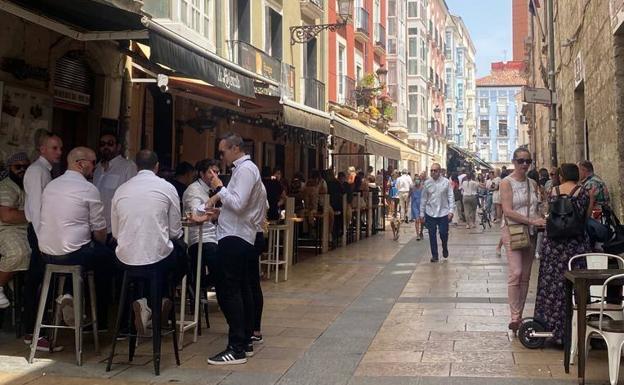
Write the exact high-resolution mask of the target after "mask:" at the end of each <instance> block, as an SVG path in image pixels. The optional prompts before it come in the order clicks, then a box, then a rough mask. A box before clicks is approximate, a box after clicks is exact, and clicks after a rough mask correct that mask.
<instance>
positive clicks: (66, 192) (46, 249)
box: [38, 147, 114, 329]
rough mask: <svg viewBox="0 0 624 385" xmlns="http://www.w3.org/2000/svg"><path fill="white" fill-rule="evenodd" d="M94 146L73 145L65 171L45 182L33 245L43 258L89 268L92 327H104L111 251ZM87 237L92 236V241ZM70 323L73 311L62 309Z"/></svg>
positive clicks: (53, 262)
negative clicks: (36, 240) (95, 311)
mask: <svg viewBox="0 0 624 385" xmlns="http://www.w3.org/2000/svg"><path fill="white" fill-rule="evenodd" d="M94 168H95V152H94V151H93V150H91V149H89V148H86V147H76V148H74V149H73V150H71V151H70V152H69V154H68V155H67V171H65V173H64V174H63V175H61V176H60V177H58V178H56V179H54V180H53V181H51V182H50V183H48V185H47V186H46V188H45V190H44V191H43V195H42V197H41V222H40V225H39V232H38V237H39V249H40V250H41V257H42V259H43V261H44V262H45V263H52V264H58V265H82V266H84V267H85V269H87V270H93V271H94V272H95V279H96V281H95V282H96V285H95V287H96V293H97V294H96V295H97V305H98V327H99V328H100V329H106V328H107V318H108V312H107V308H108V304H109V303H110V301H109V299H110V272H111V270H112V268H111V266H112V264H113V261H114V259H113V252H112V251H111V250H110V249H108V248H107V247H106V246H105V245H104V242H105V241H106V221H105V220H104V214H103V210H104V207H103V205H102V201H101V200H100V193H99V191H98V190H97V188H96V187H95V186H94V185H93V184H92V183H90V182H89V181H88V180H87V179H90V178H91V177H92V176H93V169H94ZM92 241H93V242H92ZM63 319H64V320H65V322H66V323H68V324H72V323H73V320H74V317H72V314H71V313H70V312H66V313H65V312H64V314H63Z"/></svg>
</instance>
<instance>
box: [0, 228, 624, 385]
mask: <svg viewBox="0 0 624 385" xmlns="http://www.w3.org/2000/svg"><path fill="white" fill-rule="evenodd" d="M401 231H402V235H401V238H400V239H399V241H398V242H395V241H392V240H391V239H390V238H391V234H390V232H389V231H388V232H387V233H385V234H384V233H382V234H379V235H377V236H374V237H372V238H370V239H367V240H364V241H361V242H359V243H358V244H355V245H351V246H349V247H347V248H341V249H338V250H335V251H332V252H330V253H327V254H325V255H322V256H311V257H308V258H306V259H304V260H303V261H302V262H300V263H299V264H297V265H295V266H294V267H293V268H292V269H291V270H290V271H289V280H288V281H286V282H280V283H278V284H275V283H274V282H273V281H264V282H263V288H264V292H265V309H264V319H263V333H264V336H265V343H264V344H262V345H259V346H257V348H256V355H255V356H254V357H253V358H251V359H250V360H249V362H248V363H247V364H245V365H238V366H227V367H213V366H209V365H208V364H207V363H206V357H207V356H209V355H212V354H214V353H216V352H218V351H220V350H221V349H222V348H223V347H224V346H225V341H226V330H227V327H226V324H225V321H224V319H223V317H222V316H221V314H220V312H219V310H218V308H217V306H216V304H212V305H211V313H210V316H211V319H210V322H211V326H212V327H211V328H210V329H209V330H206V329H204V333H203V335H202V336H201V337H200V339H199V341H198V342H197V343H191V342H190V341H191V338H188V337H187V338H186V339H185V346H184V350H183V351H182V352H181V360H182V364H181V366H180V367H176V366H175V364H174V358H173V353H172V349H171V343H170V342H171V341H170V339H169V338H166V339H165V340H164V341H163V353H164V355H163V358H162V373H161V375H160V376H159V377H155V376H154V375H153V374H152V362H151V349H150V347H151V344H149V343H148V341H146V342H143V343H142V344H141V345H140V346H139V347H138V349H137V356H136V357H135V360H134V361H133V362H132V363H128V362H127V355H126V354H125V353H126V352H127V344H122V345H121V346H120V348H119V355H117V356H116V357H115V362H116V364H115V365H114V366H113V370H112V371H111V372H109V373H107V372H105V364H104V363H103V361H104V360H105V357H106V352H107V351H108V345H105V346H104V347H103V348H102V354H101V355H96V354H94V353H93V345H92V342H91V339H90V338H89V337H88V336H87V337H86V338H85V347H84V358H85V360H84V361H85V363H84V364H83V366H82V367H77V366H76V365H75V364H74V352H73V349H71V348H68V349H66V350H65V351H64V352H61V353H55V354H46V353H38V354H37V357H38V358H37V359H36V362H35V364H33V365H28V364H27V363H26V360H25V356H26V354H27V349H26V347H25V345H24V344H23V343H22V341H21V340H16V339H15V338H14V334H12V333H7V332H0V384H25V383H28V384H102V385H121V384H147V383H179V384H222V385H225V384H245V385H256V384H258V385H263V384H271V385H272V384H280V385H286V384H287V385H291V384H293V385H294V384H297V385H299V384H302V385H303V384H349V385H359V384H389V385H390V384H401V385H402V384H443V385H447V384H448V385H450V384H462V385H470V384H479V385H485V384H545V385H551V384H574V383H576V375H575V370H576V367H572V368H571V372H572V373H571V374H569V375H567V374H565V373H564V370H563V352H562V351H559V350H554V349H544V350H527V349H524V348H523V347H522V346H521V345H520V344H519V343H518V342H517V341H516V340H515V339H514V338H513V337H512V336H511V335H510V334H508V333H507V322H508V318H507V317H508V307H507V305H506V264H505V259H504V257H503V259H501V258H498V257H496V255H495V252H494V250H495V245H496V243H497V241H498V231H497V230H496V229H491V230H488V231H486V232H485V233H481V232H479V231H474V230H470V231H469V230H466V229H463V228H452V230H451V232H452V233H451V242H450V251H451V255H450V258H449V259H448V261H443V262H441V263H438V264H432V263H430V262H429V246H428V242H427V241H420V242H418V241H416V239H415V238H414V237H413V230H412V228H411V226H407V225H403V227H402V228H401ZM535 267H537V264H536V265H535ZM535 273H537V268H534V274H533V279H532V286H531V290H530V294H529V304H528V308H527V310H526V312H525V315H531V314H532V305H533V301H534V298H535V277H536V274H535ZM189 336H190V335H189ZM63 339H64V341H65V344H66V346H72V345H71V344H72V339H71V336H70V335H64V336H63ZM102 340H104V341H106V340H107V336H104V337H103V338H102ZM587 377H588V379H589V381H588V383H592V384H593V383H596V384H603V383H608V381H607V379H608V371H607V358H606V354H605V352H604V351H591V352H590V359H589V363H588V368H587ZM620 383H624V381H621V382H620Z"/></svg>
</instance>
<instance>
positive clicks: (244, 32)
mask: <svg viewBox="0 0 624 385" xmlns="http://www.w3.org/2000/svg"><path fill="white" fill-rule="evenodd" d="M250 8H251V7H250V5H249V0H232V16H231V20H233V22H232V23H231V24H230V26H231V31H230V36H232V40H240V41H244V42H246V43H251V10H250Z"/></svg>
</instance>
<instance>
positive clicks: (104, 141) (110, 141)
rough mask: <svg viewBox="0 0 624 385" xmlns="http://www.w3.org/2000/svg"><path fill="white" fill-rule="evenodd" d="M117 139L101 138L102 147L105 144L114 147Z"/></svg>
mask: <svg viewBox="0 0 624 385" xmlns="http://www.w3.org/2000/svg"><path fill="white" fill-rule="evenodd" d="M115 144H117V143H115V141H114V140H108V141H107V140H100V147H104V146H108V147H114V146H115Z"/></svg>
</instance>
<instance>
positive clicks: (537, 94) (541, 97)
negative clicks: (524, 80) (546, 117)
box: [522, 87, 555, 105]
mask: <svg viewBox="0 0 624 385" xmlns="http://www.w3.org/2000/svg"><path fill="white" fill-rule="evenodd" d="M553 96H554V95H551V92H550V90H549V89H547V88H532V87H522V101H523V102H525V103H537V104H546V105H550V104H552V102H553V100H554V99H555V98H554V97H553Z"/></svg>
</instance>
